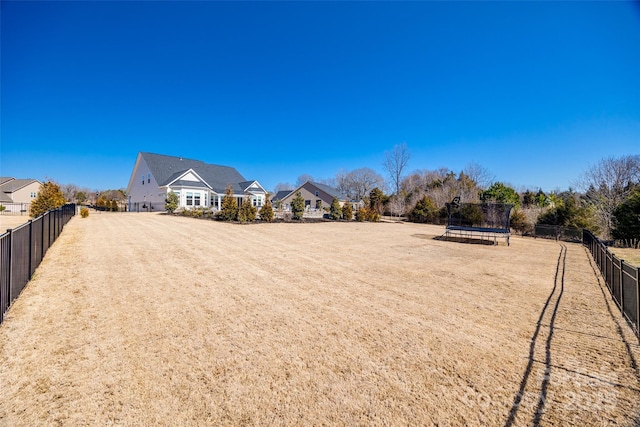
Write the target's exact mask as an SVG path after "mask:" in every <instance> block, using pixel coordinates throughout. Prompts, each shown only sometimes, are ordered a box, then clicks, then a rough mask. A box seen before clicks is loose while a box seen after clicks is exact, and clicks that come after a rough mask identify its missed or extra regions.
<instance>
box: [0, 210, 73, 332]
mask: <svg viewBox="0 0 640 427" xmlns="http://www.w3.org/2000/svg"><path fill="white" fill-rule="evenodd" d="M75 213H76V205H75V204H68V205H64V206H62V207H60V208H58V209H54V210H50V211H49V212H46V213H45V214H43V215H41V216H39V217H37V218H35V219H33V220H30V221H28V222H26V223H24V224H22V225H20V226H18V227H16V228H14V229H10V230H7V232H6V233H4V234H2V235H0V323H2V322H3V320H4V313H5V312H6V311H7V309H8V308H9V306H10V305H11V304H12V303H13V301H15V299H16V298H17V297H18V295H20V292H22V290H23V289H24V287H25V286H26V285H27V283H28V282H29V280H30V279H31V277H32V276H33V273H34V272H35V271H36V268H38V265H40V262H41V261H42V259H43V258H44V255H45V254H46V253H47V250H48V249H49V248H50V247H51V245H52V244H53V242H55V240H56V239H57V238H58V236H60V233H61V232H62V228H63V227H64V226H65V225H66V224H67V222H69V220H70V219H71V217H73V216H74V215H75Z"/></svg>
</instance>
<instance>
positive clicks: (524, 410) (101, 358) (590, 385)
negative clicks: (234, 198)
mask: <svg viewBox="0 0 640 427" xmlns="http://www.w3.org/2000/svg"><path fill="white" fill-rule="evenodd" d="M442 232H443V230H442V229H440V228H438V227H432V226H424V225H415V224H394V223H385V224H368V223H352V224H344V223H337V224H336V223H320V224H261V225H245V226H238V225H232V224H224V223H217V222H213V221H201V220H194V219H190V218H179V217H167V216H163V215H156V214H103V215H92V216H90V217H89V218H88V219H84V220H83V219H80V218H74V219H72V221H71V222H70V223H69V224H68V225H67V226H66V227H65V230H64V232H63V234H62V235H61V237H60V238H59V240H58V241H57V242H56V243H55V244H54V246H53V247H52V248H51V249H50V251H49V252H48V253H47V257H46V259H45V261H44V262H43V263H42V265H41V266H40V267H39V269H38V271H37V272H36V275H35V277H34V279H33V280H32V282H31V283H30V284H29V285H28V286H27V288H26V289H25V291H24V292H23V294H22V295H21V297H20V298H19V300H18V301H17V302H16V303H15V304H14V305H13V306H12V308H11V310H10V311H9V313H8V315H7V317H6V318H5V319H6V320H5V323H4V324H2V325H1V326H0V362H1V364H0V384H1V385H2V386H1V390H2V391H1V392H0V393H1V394H2V398H1V399H0V425H7V426H21V425H24V426H30V425H43V424H45V425H56V424H60V425H132V426H133V425H176V426H178V425H180V426H188V425H243V424H251V425H327V424H328V425H372V424H373V425H407V424H410V425H436V424H437V425H456V426H457V425H496V426H509V425H606V424H618V425H634V424H635V422H637V421H638V419H639V414H640V409H639V405H638V403H637V402H639V401H640V374H639V371H638V362H639V361H640V348H639V346H638V342H637V340H636V339H635V337H633V335H632V334H631V332H630V330H629V328H628V326H627V325H626V324H625V323H624V322H623V320H622V319H621V316H620V313H619V311H618V310H617V308H616V307H615V305H614V304H613V303H611V300H610V297H609V295H608V294H607V292H608V291H606V288H604V287H603V285H602V283H601V282H599V280H598V278H597V276H596V275H595V273H594V269H593V267H592V265H591V264H590V259H589V257H588V256H587V253H586V251H585V250H584V248H583V247H582V246H580V245H575V244H558V243H556V242H551V241H543V240H532V239H521V238H512V239H511V246H510V247H507V246H497V247H495V246H483V245H468V244H459V243H453V242H445V241H438V240H433V237H434V236H436V235H439V234H442Z"/></svg>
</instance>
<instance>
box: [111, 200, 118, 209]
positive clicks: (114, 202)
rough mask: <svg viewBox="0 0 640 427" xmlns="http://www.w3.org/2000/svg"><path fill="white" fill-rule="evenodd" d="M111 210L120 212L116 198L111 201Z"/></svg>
mask: <svg viewBox="0 0 640 427" xmlns="http://www.w3.org/2000/svg"><path fill="white" fill-rule="evenodd" d="M111 211H112V212H118V202H116V201H115V200H112V201H111Z"/></svg>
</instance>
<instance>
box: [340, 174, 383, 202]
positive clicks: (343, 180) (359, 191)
mask: <svg viewBox="0 0 640 427" xmlns="http://www.w3.org/2000/svg"><path fill="white" fill-rule="evenodd" d="M376 187H379V188H384V179H383V178H382V176H380V174H378V173H377V172H375V171H374V170H372V169H369V168H360V169H354V170H353V171H351V172H345V171H341V172H338V174H337V175H336V188H337V189H338V190H339V191H340V192H341V193H343V194H345V195H346V196H348V197H349V198H350V199H351V200H362V199H363V198H364V197H365V196H367V195H368V194H369V193H370V192H371V190H373V189H374V188H376Z"/></svg>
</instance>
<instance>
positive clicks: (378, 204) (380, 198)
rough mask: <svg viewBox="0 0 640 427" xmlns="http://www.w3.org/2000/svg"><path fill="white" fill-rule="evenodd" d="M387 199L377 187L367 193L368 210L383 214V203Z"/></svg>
mask: <svg viewBox="0 0 640 427" xmlns="http://www.w3.org/2000/svg"><path fill="white" fill-rule="evenodd" d="M388 199H389V198H388V197H386V196H385V195H384V193H383V192H382V190H380V189H379V188H378V187H376V188H374V189H373V190H371V192H370V193H369V209H370V210H371V211H373V212H376V213H378V214H379V215H381V214H382V213H383V212H384V203H385V201H387V200H388Z"/></svg>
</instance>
